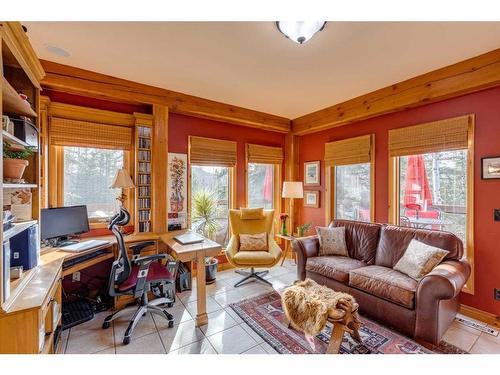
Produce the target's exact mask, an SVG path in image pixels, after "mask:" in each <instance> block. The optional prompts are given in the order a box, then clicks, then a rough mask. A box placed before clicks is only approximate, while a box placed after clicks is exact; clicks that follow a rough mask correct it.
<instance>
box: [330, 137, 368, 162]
mask: <svg viewBox="0 0 500 375" xmlns="http://www.w3.org/2000/svg"><path fill="white" fill-rule="evenodd" d="M372 138H373V136H372V135H363V136H361V137H355V138H348V139H342V140H341V141H335V142H329V143H325V163H326V164H328V165H347V164H359V163H369V162H371V155H372Z"/></svg>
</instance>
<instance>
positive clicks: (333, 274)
mask: <svg viewBox="0 0 500 375" xmlns="http://www.w3.org/2000/svg"><path fill="white" fill-rule="evenodd" d="M365 266H366V263H364V262H362V261H360V260H357V259H352V258H348V257H342V256H320V257H313V258H308V259H307V263H306V270H307V271H311V272H315V273H319V274H320V275H323V276H326V277H328V278H329V279H334V280H337V281H340V282H342V283H346V284H347V283H348V282H349V271H352V270H354V269H356V268H361V267H365Z"/></svg>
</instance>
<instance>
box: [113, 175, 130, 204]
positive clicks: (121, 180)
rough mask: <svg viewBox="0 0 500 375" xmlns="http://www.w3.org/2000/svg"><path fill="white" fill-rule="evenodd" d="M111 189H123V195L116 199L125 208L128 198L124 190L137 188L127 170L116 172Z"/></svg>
mask: <svg viewBox="0 0 500 375" xmlns="http://www.w3.org/2000/svg"><path fill="white" fill-rule="evenodd" d="M110 188H111V189H121V193H120V195H119V196H117V197H116V199H117V200H118V201H120V204H121V205H122V206H123V202H125V199H126V198H127V196H126V195H125V194H124V193H123V189H132V188H135V185H134V182H133V181H132V179H131V178H130V175H129V174H128V171H127V170H126V169H125V168H121V169H118V171H117V172H116V175H115V178H114V180H113V183H112V184H111V186H110Z"/></svg>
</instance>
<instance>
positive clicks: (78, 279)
mask: <svg viewBox="0 0 500 375" xmlns="http://www.w3.org/2000/svg"><path fill="white" fill-rule="evenodd" d="M72 276H73V281H80V272H73V275H72Z"/></svg>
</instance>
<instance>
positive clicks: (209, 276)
mask: <svg viewBox="0 0 500 375" xmlns="http://www.w3.org/2000/svg"><path fill="white" fill-rule="evenodd" d="M218 264H219V261H218V260H217V258H214V257H206V258H205V282H206V284H212V283H213V282H215V278H216V276H217V265H218Z"/></svg>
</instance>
